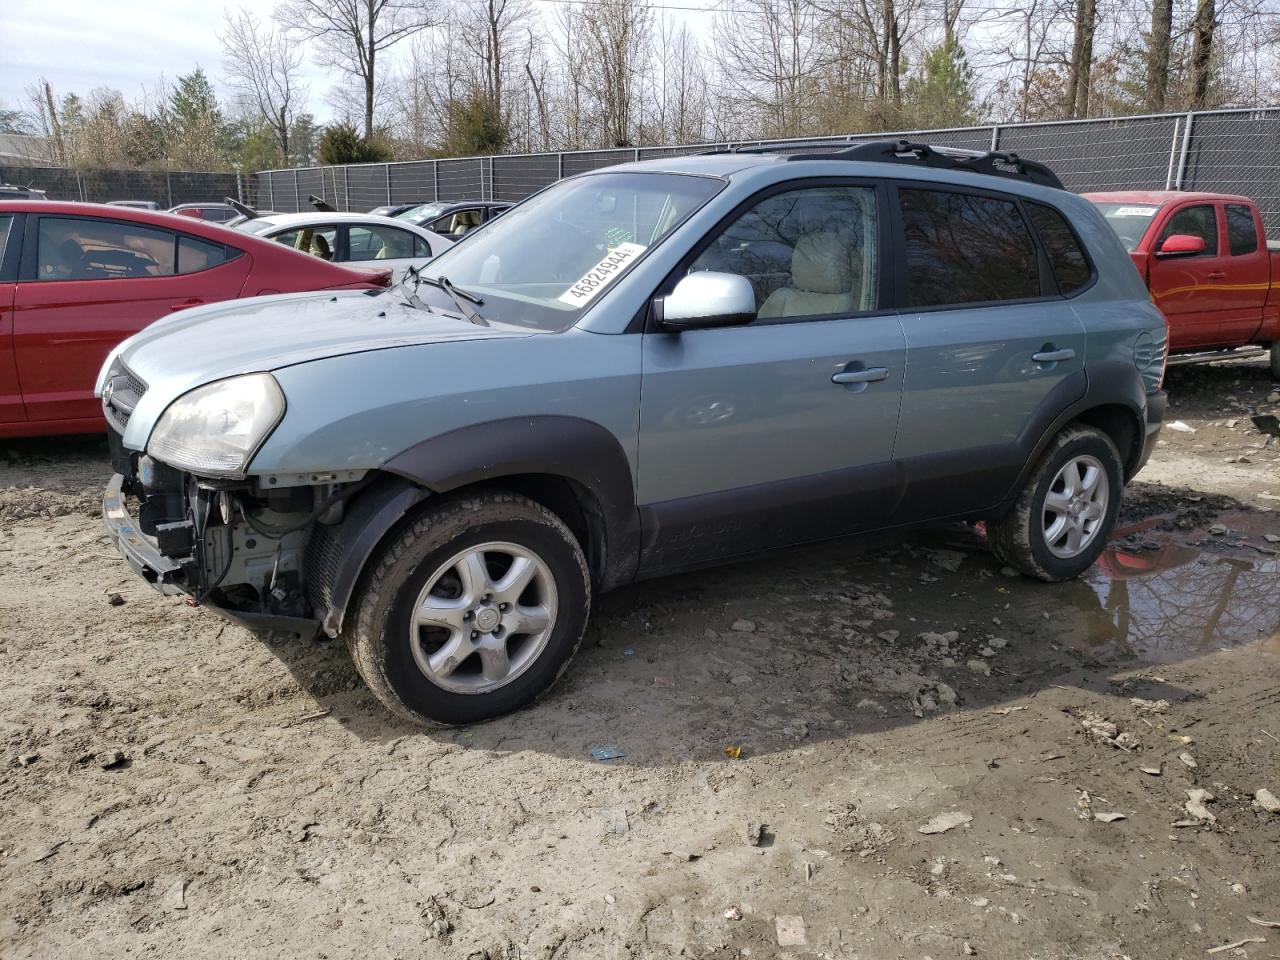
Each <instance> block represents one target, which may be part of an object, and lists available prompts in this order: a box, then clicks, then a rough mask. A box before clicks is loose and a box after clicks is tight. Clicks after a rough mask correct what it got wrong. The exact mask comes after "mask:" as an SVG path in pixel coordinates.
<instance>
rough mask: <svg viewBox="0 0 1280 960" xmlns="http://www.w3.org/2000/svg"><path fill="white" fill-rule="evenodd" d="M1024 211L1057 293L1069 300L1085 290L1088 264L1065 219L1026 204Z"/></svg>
mask: <svg viewBox="0 0 1280 960" xmlns="http://www.w3.org/2000/svg"><path fill="white" fill-rule="evenodd" d="M1026 209H1027V213H1028V214H1029V215H1030V216H1031V222H1032V223H1033V224H1034V225H1035V228H1036V233H1038V234H1039V235H1040V242H1041V243H1042V244H1043V245H1044V249H1045V253H1047V254H1048V255H1049V265H1050V266H1051V267H1053V275H1054V277H1055V279H1057V281H1058V292H1059V293H1061V294H1062V295H1063V296H1064V297H1069V296H1071V295H1072V294H1073V293H1075V292H1076V291H1077V290H1080V289H1081V288H1082V287H1085V286H1087V285H1088V283H1089V278H1090V276H1091V275H1092V274H1091V273H1090V271H1089V261H1088V259H1087V258H1086V257H1085V255H1084V250H1083V249H1081V247H1080V241H1079V240H1077V239H1076V235H1075V233H1073V232H1072V230H1071V227H1070V226H1068V225H1067V221H1066V219H1065V218H1064V217H1063V216H1062V214H1061V213H1059V212H1058V211H1057V210H1055V209H1053V207H1046V206H1044V205H1043V204H1040V203H1028V204H1027V205H1026Z"/></svg>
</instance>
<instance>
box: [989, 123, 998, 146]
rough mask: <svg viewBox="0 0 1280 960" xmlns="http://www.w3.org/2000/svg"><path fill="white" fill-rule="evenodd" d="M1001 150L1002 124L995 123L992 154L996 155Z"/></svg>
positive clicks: (992, 135)
mask: <svg viewBox="0 0 1280 960" xmlns="http://www.w3.org/2000/svg"><path fill="white" fill-rule="evenodd" d="M999 149H1000V124H998V123H993V124H992V125H991V152H992V153H995V152H996V151H997V150H999Z"/></svg>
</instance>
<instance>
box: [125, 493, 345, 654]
mask: <svg viewBox="0 0 1280 960" xmlns="http://www.w3.org/2000/svg"><path fill="white" fill-rule="evenodd" d="M124 486H125V478H124V477H123V476H122V475H121V474H119V473H117V474H115V475H114V476H112V478H111V481H110V482H109V483H108V484H107V489H106V491H105V492H104V493H103V495H102V519H103V522H104V523H105V524H106V527H107V533H108V534H109V535H110V537H111V539H112V540H113V541H114V542H115V545H116V549H117V550H119V551H120V555H121V556H123V557H124V559H125V561H126V562H127V563H128V564H129V566H130V567H132V568H133V570H134V572H136V573H137V574H138V576H140V577H142V579H144V580H146V581H147V583H149V584H151V586H152V587H154V588H155V589H156V590H158V591H159V592H160V593H162V594H165V595H166V596H187V597H189V598H190V602H192V603H193V604H199V605H201V606H203V607H205V608H206V609H208V610H210V611H211V612H213V613H216V614H218V616H220V617H223V618H225V619H227V620H230V621H231V622H232V623H236V624H239V625H240V626H242V627H246V628H248V629H249V630H252V631H254V632H255V633H266V632H268V631H276V632H280V633H294V634H300V635H302V636H304V637H312V636H314V635H315V634H316V633H317V632H318V631H319V628H320V624H319V622H318V621H317V620H314V619H311V618H308V617H294V616H285V615H282V614H274V613H258V612H253V611H246V610H232V609H229V608H227V607H223V606H220V605H218V604H217V603H211V602H208V601H207V599H206V600H204V602H202V598H201V597H200V595H199V591H200V590H201V586H200V584H198V583H194V582H192V577H191V571H192V569H193V568H192V565H191V564H183V563H181V562H179V561H178V560H175V559H173V558H171V557H167V556H165V555H164V553H163V552H161V550H160V546H159V542H158V541H157V539H156V538H155V537H151V536H148V535H147V534H145V533H143V532H142V529H141V528H140V527H139V525H138V523H137V521H136V520H135V519H134V518H133V516H132V515H131V514H130V513H129V507H128V503H127V502H126V499H125V493H124Z"/></svg>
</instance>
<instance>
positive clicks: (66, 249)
mask: <svg viewBox="0 0 1280 960" xmlns="http://www.w3.org/2000/svg"><path fill="white" fill-rule="evenodd" d="M176 246H177V235H176V234H174V233H171V232H169V231H168V230H156V229H153V228H151V227H144V226H141V225H139V224H136V223H127V222H124V221H121V220H88V219H84V220H82V219H76V218H72V217H41V218H40V228H39V235H38V240H37V243H36V278H37V279H39V280H112V279H137V278H141V277H168V276H172V275H173V274H174V272H175V271H174V267H175V264H176Z"/></svg>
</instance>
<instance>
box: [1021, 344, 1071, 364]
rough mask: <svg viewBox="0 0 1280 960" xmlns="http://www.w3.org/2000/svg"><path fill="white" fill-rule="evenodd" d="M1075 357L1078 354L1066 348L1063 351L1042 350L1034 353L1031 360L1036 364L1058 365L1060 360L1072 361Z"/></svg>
mask: <svg viewBox="0 0 1280 960" xmlns="http://www.w3.org/2000/svg"><path fill="white" fill-rule="evenodd" d="M1075 355H1076V352H1075V351H1074V350H1072V349H1071V348H1070V347H1064V348H1063V349H1061V350H1041V351H1040V352H1039V353H1033V354H1032V355H1031V359H1032V360H1034V361H1035V362H1036V363H1057V362H1058V361H1059V360H1070V359H1071V358H1072V357H1074V356H1075Z"/></svg>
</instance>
